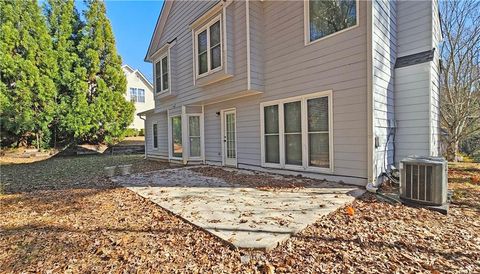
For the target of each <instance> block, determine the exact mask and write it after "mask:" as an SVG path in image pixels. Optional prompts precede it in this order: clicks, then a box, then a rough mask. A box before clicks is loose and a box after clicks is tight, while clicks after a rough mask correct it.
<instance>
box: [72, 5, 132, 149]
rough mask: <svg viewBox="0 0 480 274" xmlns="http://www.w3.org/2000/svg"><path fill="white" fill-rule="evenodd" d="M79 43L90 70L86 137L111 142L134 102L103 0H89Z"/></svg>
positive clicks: (122, 128) (128, 118) (121, 129)
mask: <svg viewBox="0 0 480 274" xmlns="http://www.w3.org/2000/svg"><path fill="white" fill-rule="evenodd" d="M87 6H88V9H87V11H86V12H85V14H84V15H85V20H86V22H85V26H84V28H83V31H82V38H81V41H80V44H79V52H80V58H81V60H82V62H83V67H85V69H86V72H87V90H86V101H87V103H88V119H87V120H86V121H88V128H87V130H88V133H86V134H85V135H83V136H82V137H83V140H85V141H89V142H104V141H105V142H112V141H114V140H115V139H117V138H119V137H122V136H123V134H124V133H125V130H126V128H127V127H128V125H129V124H130V123H131V122H132V121H133V113H134V106H133V104H132V103H131V102H128V101H127V100H126V98H125V97H124V93H125V91H126V77H125V74H124V73H123V70H122V67H121V66H122V60H121V57H120V56H119V55H118V54H117V50H116V47H115V38H114V36H113V32H112V28H111V26H110V22H109V20H108V18H107V17H106V9H105V4H104V3H103V1H101V0H89V1H88V2H87Z"/></svg>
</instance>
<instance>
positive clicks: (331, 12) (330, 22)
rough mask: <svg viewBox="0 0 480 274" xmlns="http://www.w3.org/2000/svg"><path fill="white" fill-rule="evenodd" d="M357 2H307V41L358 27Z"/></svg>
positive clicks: (324, 0)
mask: <svg viewBox="0 0 480 274" xmlns="http://www.w3.org/2000/svg"><path fill="white" fill-rule="evenodd" d="M356 1H357V0H307V2H306V3H305V16H306V20H305V28H306V39H307V41H308V42H313V41H316V40H318V39H321V38H323V37H326V36H329V35H331V34H334V33H336V32H339V31H342V30H346V29H348V28H350V27H353V26H355V25H357V16H358V15H357V2H356Z"/></svg>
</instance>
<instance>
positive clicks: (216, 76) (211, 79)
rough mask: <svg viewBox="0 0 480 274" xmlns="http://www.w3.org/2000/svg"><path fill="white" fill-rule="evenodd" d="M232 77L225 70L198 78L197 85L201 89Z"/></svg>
mask: <svg viewBox="0 0 480 274" xmlns="http://www.w3.org/2000/svg"><path fill="white" fill-rule="evenodd" d="M231 77H233V75H232V74H227V73H225V71H224V70H219V71H214V72H212V73H209V74H206V75H202V76H200V77H199V78H197V81H196V83H195V85H196V86H199V87H203V86H206V85H210V84H213V83H216V82H219V81H222V80H225V79H228V78H231Z"/></svg>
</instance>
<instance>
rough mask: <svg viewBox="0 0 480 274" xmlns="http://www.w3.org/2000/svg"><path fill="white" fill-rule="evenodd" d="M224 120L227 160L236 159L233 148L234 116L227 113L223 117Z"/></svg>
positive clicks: (234, 148)
mask: <svg viewBox="0 0 480 274" xmlns="http://www.w3.org/2000/svg"><path fill="white" fill-rule="evenodd" d="M225 119H226V125H225V126H226V135H227V136H226V137H227V158H231V159H233V158H236V154H237V153H236V147H235V114H233V113H229V114H227V115H225Z"/></svg>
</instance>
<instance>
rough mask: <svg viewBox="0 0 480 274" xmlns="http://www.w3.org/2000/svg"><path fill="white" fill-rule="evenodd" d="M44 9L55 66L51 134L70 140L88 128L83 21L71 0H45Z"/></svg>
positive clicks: (86, 131)
mask: <svg viewBox="0 0 480 274" xmlns="http://www.w3.org/2000/svg"><path fill="white" fill-rule="evenodd" d="M44 8H45V14H46V16H47V23H48V28H49V31H50V35H51V37H52V41H53V49H54V51H55V54H56V57H57V65H58V74H57V77H56V78H55V79H54V80H55V85H56V87H57V91H58V97H57V109H56V116H55V121H54V125H53V127H54V131H55V133H54V134H55V138H56V137H60V139H66V141H68V142H70V141H72V140H73V139H74V138H75V137H79V136H83V135H85V134H87V133H88V132H89V130H90V127H89V120H88V117H89V116H88V104H87V98H86V90H87V88H88V86H87V81H86V79H87V76H86V69H85V68H83V67H82V62H81V60H80V58H79V54H78V45H79V43H80V40H81V31H82V28H83V22H82V21H81V19H80V15H79V13H78V11H77V9H76V8H75V3H74V0H48V2H47V3H46V5H45V7H44Z"/></svg>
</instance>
